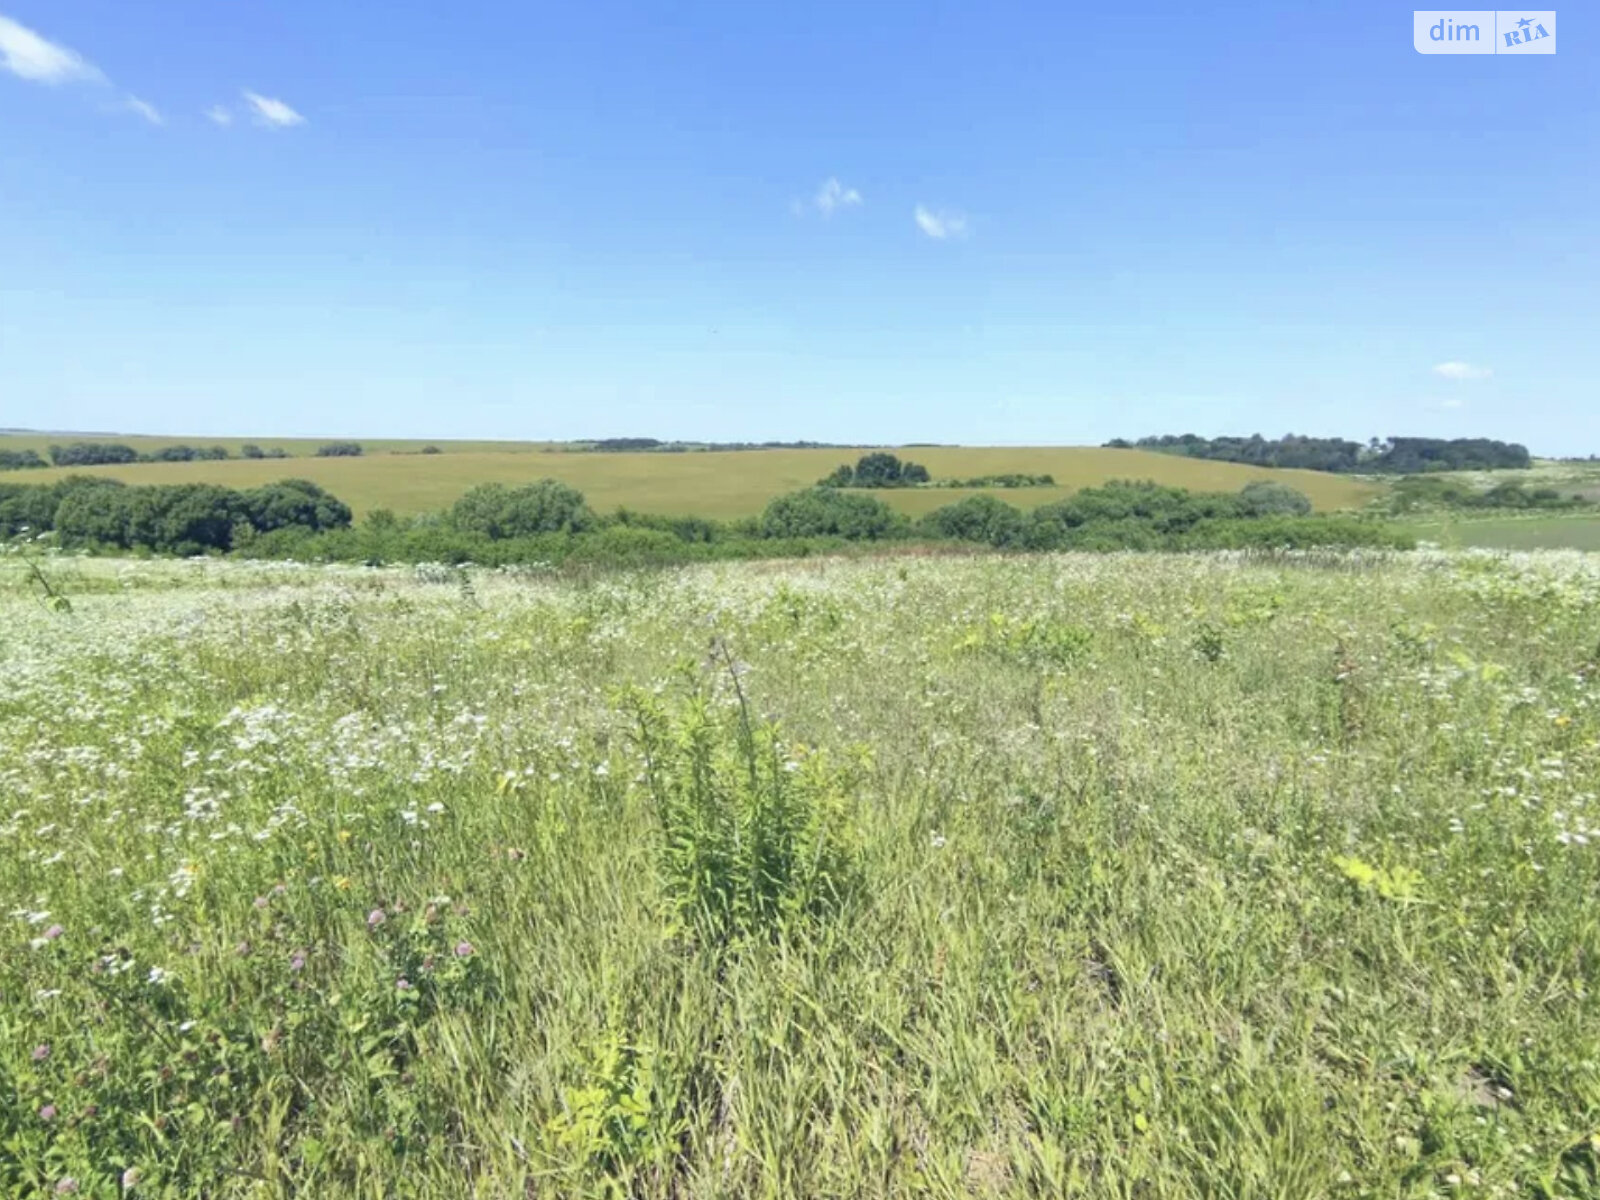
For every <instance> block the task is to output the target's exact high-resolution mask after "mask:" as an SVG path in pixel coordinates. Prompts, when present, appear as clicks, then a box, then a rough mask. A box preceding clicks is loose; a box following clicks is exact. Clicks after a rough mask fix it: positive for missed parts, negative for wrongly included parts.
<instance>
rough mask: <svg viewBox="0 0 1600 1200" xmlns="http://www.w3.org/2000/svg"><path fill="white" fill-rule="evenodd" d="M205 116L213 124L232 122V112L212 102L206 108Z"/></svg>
mask: <svg viewBox="0 0 1600 1200" xmlns="http://www.w3.org/2000/svg"><path fill="white" fill-rule="evenodd" d="M206 117H207V119H208V120H210V122H211V123H212V124H213V125H232V124H233V114H232V113H231V112H229V111H228V110H227V109H226V108H224V107H223V106H222V105H220V104H213V105H212V106H211V107H210V108H208V109H206Z"/></svg>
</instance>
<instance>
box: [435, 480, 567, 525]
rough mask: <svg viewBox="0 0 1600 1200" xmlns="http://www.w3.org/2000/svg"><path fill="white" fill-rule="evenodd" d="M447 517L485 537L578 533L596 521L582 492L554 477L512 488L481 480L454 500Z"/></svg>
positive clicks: (455, 523) (454, 522)
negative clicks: (453, 505)
mask: <svg viewBox="0 0 1600 1200" xmlns="http://www.w3.org/2000/svg"><path fill="white" fill-rule="evenodd" d="M450 520H451V522H452V523H453V524H454V525H455V527H456V528H457V529H459V530H461V531H462V532H464V533H479V534H482V535H483V536H485V537H488V538H516V537H528V536H530V535H532V534H537V533H577V532H580V531H582V530H585V529H588V528H590V527H592V526H593V525H594V524H595V516H594V514H593V513H592V512H590V511H589V507H588V505H586V504H585V503H584V501H583V493H582V492H580V491H578V490H576V489H575V488H570V487H568V486H567V485H566V484H564V483H560V482H558V481H557V480H554V479H541V480H539V481H538V482H537V483H530V484H526V485H525V486H523V487H515V488H513V487H507V486H506V485H505V484H503V483H481V484H479V485H478V486H477V487H475V488H472V489H470V490H469V491H468V492H467V493H466V494H465V495H464V496H462V497H461V499H459V500H457V501H456V503H455V507H453V508H452V509H451V510H450Z"/></svg>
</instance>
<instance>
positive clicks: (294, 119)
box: [213, 91, 306, 129]
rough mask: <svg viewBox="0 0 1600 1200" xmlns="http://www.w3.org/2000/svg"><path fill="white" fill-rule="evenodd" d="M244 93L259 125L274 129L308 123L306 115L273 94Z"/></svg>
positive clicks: (246, 101)
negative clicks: (274, 97)
mask: <svg viewBox="0 0 1600 1200" xmlns="http://www.w3.org/2000/svg"><path fill="white" fill-rule="evenodd" d="M243 95H244V100H245V103H246V104H248V105H249V106H250V111H251V114H252V115H253V116H254V117H255V121H256V124H257V125H270V126H272V127H273V128H274V129H287V128H289V127H290V126H291V125H304V124H305V123H306V119H305V118H304V117H302V116H301V115H300V114H299V113H297V112H295V110H294V109H292V108H290V107H289V106H288V105H287V104H285V103H284V102H283V101H282V100H274V99H273V98H272V97H271V96H262V95H258V94H257V93H255V92H249V91H247V92H245V93H243ZM213 119H214V118H213Z"/></svg>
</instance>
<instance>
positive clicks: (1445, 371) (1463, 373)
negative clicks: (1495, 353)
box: [1433, 362, 1494, 382]
mask: <svg viewBox="0 0 1600 1200" xmlns="http://www.w3.org/2000/svg"><path fill="white" fill-rule="evenodd" d="M1433 373H1434V374H1435V375H1437V376H1438V377H1439V378H1440V379H1450V380H1455V381H1457V382H1459V381H1461V380H1465V379H1487V378H1489V376H1491V375H1493V374H1494V371H1493V370H1492V369H1491V368H1489V367H1475V366H1473V365H1472V364H1471V363H1464V362H1442V363H1440V364H1438V365H1437V366H1436V367H1434V368H1433Z"/></svg>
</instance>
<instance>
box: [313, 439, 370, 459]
mask: <svg viewBox="0 0 1600 1200" xmlns="http://www.w3.org/2000/svg"><path fill="white" fill-rule="evenodd" d="M361 453H362V447H361V443H360V442H324V443H323V444H322V445H320V446H318V447H317V450H316V455H317V457H318V458H359V457H361Z"/></svg>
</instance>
